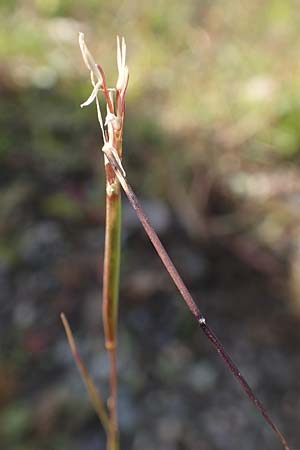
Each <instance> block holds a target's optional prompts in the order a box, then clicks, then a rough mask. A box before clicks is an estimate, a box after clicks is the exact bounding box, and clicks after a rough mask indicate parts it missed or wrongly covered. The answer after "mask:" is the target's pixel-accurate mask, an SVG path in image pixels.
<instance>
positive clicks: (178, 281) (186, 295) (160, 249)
mask: <svg viewBox="0 0 300 450" xmlns="http://www.w3.org/2000/svg"><path fill="white" fill-rule="evenodd" d="M103 151H104V152H105V155H106V157H107V159H108V160H109V163H110V165H111V167H112V168H113V170H114V172H115V173H116V175H117V177H118V179H119V181H120V184H121V186H122V188H123V189H124V191H125V194H126V195H127V197H128V200H129V202H130V203H131V205H132V207H133V209H134V210H135V212H136V214H137V216H138V218H139V220H140V222H141V224H142V226H143V227H144V230H145V231H146V233H147V235H148V237H149V239H150V241H151V242H152V244H153V246H154V248H155V250H156V251H157V253H158V255H159V257H160V259H161V261H162V263H163V264H164V266H165V268H166V269H167V271H168V272H169V274H170V276H171V278H172V280H173V281H174V283H175V285H176V287H177V289H178V290H179V292H180V293H181V295H182V297H183V299H184V301H185V303H186V304H187V306H188V308H189V309H190V311H191V312H192V314H193V315H194V317H195V318H196V320H197V322H198V324H199V325H200V327H201V329H202V331H203V333H204V334H205V335H206V337H207V338H208V339H209V340H210V342H211V343H212V345H213V346H214V348H215V350H216V351H217V352H218V354H219V356H220V357H221V358H222V360H223V361H224V363H225V364H226V366H227V367H228V368H229V370H230V371H231V373H232V375H233V376H234V377H235V378H236V380H237V381H238V382H239V384H240V385H241V386H242V389H243V390H244V392H245V394H246V395H247V396H248V398H249V399H250V400H251V401H252V402H253V403H254V404H255V406H256V408H257V409H258V410H259V412H260V413H261V414H262V416H263V417H264V419H265V420H266V421H267V423H268V424H269V425H270V427H271V428H272V429H273V431H274V432H275V434H276V435H277V437H278V439H279V440H280V442H281V443H282V445H283V447H284V449H285V450H289V447H288V444H287V441H286V439H285V437H284V436H283V435H282V433H281V432H280V430H279V429H278V428H277V426H276V425H275V424H274V422H273V420H272V419H271V418H270V416H269V414H268V413H267V411H266V409H265V407H264V406H263V404H262V403H261V402H260V401H259V400H258V399H257V397H256V396H255V394H254V392H253V391H252V389H251V387H250V386H249V384H248V382H247V381H246V379H245V378H244V376H243V375H242V374H241V372H240V371H239V369H238V368H237V366H236V364H235V363H234V362H233V360H232V359H231V357H230V356H229V354H228V353H227V351H226V350H225V348H224V347H223V345H222V344H221V342H220V341H219V339H218V338H217V337H216V335H215V334H214V332H213V331H212V330H211V328H210V327H209V326H208V325H207V323H206V319H205V318H204V316H203V315H202V313H201V312H200V310H199V308H198V306H197V305H196V303H195V301H194V299H193V298H192V296H191V294H190V292H189V291H188V289H187V287H186V286H185V284H184V282H183V280H182V278H181V276H180V275H179V273H178V272H177V269H176V267H175V266H174V264H173V262H172V261H171V259H170V257H169V255H168V253H167V251H166V250H165V248H164V246H163V245H162V243H161V241H160V239H159V237H158V236H157V234H156V232H155V231H154V229H153V228H152V226H151V225H150V223H149V220H148V219H147V217H146V215H145V213H144V211H143V209H142V207H141V205H140V203H139V201H138V199H137V197H136V195H135V194H134V192H133V190H132V188H131V186H130V185H129V184H128V182H127V180H126V175H124V173H125V172H124V170H123V168H122V167H121V166H120V164H119V162H118V161H117V160H116V158H115V156H114V154H113V152H112V150H111V149H109V148H105V149H104V148H103Z"/></svg>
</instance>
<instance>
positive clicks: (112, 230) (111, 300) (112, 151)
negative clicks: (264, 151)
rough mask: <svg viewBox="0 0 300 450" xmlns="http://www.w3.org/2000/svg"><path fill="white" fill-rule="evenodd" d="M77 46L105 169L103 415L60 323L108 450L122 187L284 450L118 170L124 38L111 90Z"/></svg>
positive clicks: (114, 444)
mask: <svg viewBox="0 0 300 450" xmlns="http://www.w3.org/2000/svg"><path fill="white" fill-rule="evenodd" d="M79 44H80V48H81V52H82V56H83V59H84V62H85V64H86V66H87V68H88V70H89V71H90V77H91V83H92V86H93V89H92V93H91V95H90V96H89V98H88V99H87V100H86V101H85V102H84V103H83V104H82V105H81V106H82V107H84V106H88V105H90V104H91V103H93V102H95V103H96V108H97V114H98V121H99V124H100V128H101V131H102V138H103V141H104V145H103V147H102V150H103V153H104V164H105V174H106V227H105V253H104V268H103V297H102V318H103V327H104V335H105V346H106V350H107V353H108V357H109V364H110V396H109V399H108V402H107V411H106V408H105V406H104V402H103V401H102V400H101V399H100V396H99V393H98V390H97V388H96V386H95V384H94V382H93V381H92V380H91V378H90V376H89V374H88V371H87V369H86V367H85V365H84V363H83V362H82V360H81V358H80V356H79V353H78V351H77V348H76V345H75V341H74V338H73V336H72V332H71V329H70V327H69V324H68V321H67V319H66V317H65V316H64V315H63V314H62V316H61V318H62V322H63V325H64V327H65V331H66V334H67V338H68V341H69V345H70V348H71V352H72V354H73V357H74V359H75V362H76V364H77V366H78V369H79V371H80V373H81V376H82V378H83V380H84V382H85V385H86V387H87V390H88V393H89V396H90V399H91V401H92V404H93V406H94V408H95V410H96V413H97V414H98V417H99V419H100V421H101V422H102V425H103V427H104V429H105V431H106V433H107V450H119V447H120V446H119V429H118V415H117V322H118V296H119V269H120V253H121V250H120V233H121V230H120V227H121V193H120V186H121V187H122V188H123V190H124V192H125V194H126V195H127V198H128V200H129V202H130V203H131V205H132V207H133V209H134V211H135V212H136V214H137V217H138V218H139V220H140V222H141V224H142V226H143V228H144V230H145V232H146V234H147V235H148V237H149V239H150V241H151V242H152V244H153V246H154V248H155V250H156V252H157V253H158V255H159V257H160V259H161V261H162V263H163V265H164V266H165V268H166V270H167V271H168V273H169V275H170V277H171V279H172V280H173V282H174V283H175V285H176V287H177V289H178V290H179V292H180V294H181V296H182V298H183V300H184V301H185V303H186V305H187V306H188V308H189V309H190V311H191V313H192V314H193V316H194V317H195V319H196V321H197V323H198V325H199V326H200V328H201V330H202V331H203V333H204V334H205V336H206V337H207V338H208V339H209V341H210V342H211V343H212V345H213V347H214V348H215V350H216V351H217V353H218V354H219V356H220V357H221V359H222V360H223V362H224V363H225V365H226V366H227V367H228V368H229V370H230V371H231V373H232V375H233V376H234V377H235V379H236V380H237V381H238V382H239V384H240V385H241V387H242V389H243V391H244V392H245V394H246V395H247V396H248V398H249V399H250V400H251V401H252V402H253V403H254V405H255V406H256V408H257V409H258V410H259V412H260V413H261V415H262V416H263V418H264V419H265V420H266V422H267V423H268V424H269V426H270V427H271V428H272V430H273V431H274V432H275V434H276V436H277V438H278V439H279V441H280V442H281V444H282V445H283V448H284V449H285V450H289V447H288V444H287V441H286V439H285V437H284V436H283V434H282V433H281V431H280V430H279V429H278V427H277V426H276V425H275V423H274V422H273V420H272V419H271V418H270V416H269V414H268V412H267V410H266V408H265V407H264V406H263V404H262V403H261V402H260V400H258V398H257V397H256V395H255V394H254V392H253V391H252V389H251V387H250V386H249V384H248V382H247V381H246V379H245V377H244V376H243V375H242V374H241V372H240V370H239V369H238V367H237V366H236V364H235V363H234V362H233V360H232V358H231V357H230V355H229V354H228V353H227V351H226V350H225V349H224V347H223V345H222V343H221V342H220V341H219V339H218V338H217V336H216V335H215V333H214V332H213V331H212V329H211V328H210V326H209V325H208V323H207V320H206V318H205V317H204V316H203V314H202V313H201V311H200V309H199V308H198V306H197V304H196V302H195V301H194V299H193V298H192V296H191V294H190V292H189V290H188V289H187V287H186V285H185V284H184V282H183V280H182V278H181V276H180V275H179V273H178V272H177V269H176V268H175V266H174V264H173V262H172V261H171V259H170V257H169V255H168V253H167V251H166V249H165V248H164V246H163V245H162V243H161V241H160V239H159V237H158V236H157V234H156V232H155V230H154V229H153V227H152V226H151V224H150V222H149V220H148V218H147V217H146V215H145V213H144V211H143V208H142V206H141V204H140V202H139V201H138V199H137V197H136V195H135V193H134V192H133V190H132V188H131V186H130V185H129V183H128V180H127V176H126V173H125V170H124V168H123V166H122V136H123V125H124V113H125V94H126V89H127V85H128V79H129V74H128V68H127V66H126V44H125V40H124V38H122V40H120V39H119V37H118V38H117V65H118V80H117V83H116V87H115V88H113V89H111V88H108V86H107V84H106V79H105V74H104V71H103V69H102V68H101V66H99V65H98V64H96V63H95V61H94V58H93V57H92V55H91V53H90V52H89V50H88V48H87V46H86V44H85V41H84V35H83V34H82V33H80V36H79ZM99 93H102V94H103V95H104V98H105V101H106V118H105V121H103V119H102V113H101V109H100V104H99V99H98V94H99Z"/></svg>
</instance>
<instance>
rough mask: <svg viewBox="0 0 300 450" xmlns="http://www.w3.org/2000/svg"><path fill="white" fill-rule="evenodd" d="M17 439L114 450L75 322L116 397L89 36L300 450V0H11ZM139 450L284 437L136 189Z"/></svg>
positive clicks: (8, 112) (0, 152)
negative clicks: (158, 247) (206, 328)
mask: <svg viewBox="0 0 300 450" xmlns="http://www.w3.org/2000/svg"><path fill="white" fill-rule="evenodd" d="M0 20H1V27H0V52H1V62H0V91H1V103H0V124H1V133H0V188H1V191H0V217H1V222H0V321H1V322H0V345H1V351H0V415H1V420H0V442H1V448H3V449H5V450H41V449H43V450H96V449H104V448H105V444H104V436H103V434H102V431H101V427H100V426H99V425H98V422H97V419H96V418H95V415H94V413H93V411H92V408H91V406H90V404H89V402H88V399H87V395H86V392H85V389H84V386H83V384H82V382H81V379H80V377H79V375H78V372H77V370H76V368H75V366H74V364H73V361H72V358H71V356H70V353H69V349H68V346H67V343H66V339H65V336H64V333H63V330H62V326H61V324H60V321H59V313H60V312H61V311H64V312H65V313H66V314H67V316H68V318H69V319H70V322H71V325H72V328H73V331H74V334H75V337H76V340H77V343H78V347H79V349H80V351H81V353H82V356H83V358H84V360H85V361H86V363H87V365H88V367H89V369H90V371H91V374H92V375H93V377H94V379H95V380H96V381H97V384H98V386H99V388H100V391H101V392H102V393H103V396H104V397H105V396H106V395H107V370H108V369H107V361H106V356H105V352H104V348H103V336H102V330H101V315H100V301H101V282H102V281H101V270H102V254H103V242H104V230H103V224H104V182H103V180H104V174H103V167H102V154H101V152H99V150H100V148H101V137H100V130H99V128H98V124H97V120H96V114H95V109H94V107H93V106H91V107H90V108H86V109H85V110H83V111H82V110H80V107H79V105H80V103H82V101H83V100H85V99H86V98H87V96H88V95H89V93H90V83H89V77H88V73H87V71H86V69H85V67H84V65H83V63H82V60H81V56H80V52H79V47H78V32H79V31H83V32H85V36H86V40H87V43H88V45H89V47H90V48H91V50H92V51H93V54H94V55H96V56H97V58H98V62H99V63H100V64H101V65H102V67H103V68H104V69H105V71H106V73H107V78H108V80H109V84H111V85H113V84H114V83H115V81H116V77H117V74H116V61H115V39H116V34H120V35H124V36H125V37H126V41H127V46H128V65H129V69H130V83H129V88H128V96H127V114H126V125H125V139H124V140H125V142H124V166H125V168H126V170H127V173H128V177H129V180H130V182H131V184H132V185H133V186H134V187H135V190H136V192H137V193H138V195H139V197H140V199H141V201H142V203H143V205H144V206H145V209H146V211H147V213H148V215H149V217H150V219H151V220H152V222H153V224H154V226H155V228H156V230H157V231H158V233H159V234H160V236H161V238H162V240H163V242H164V243H165V245H166V247H167V248H168V250H169V251H170V254H171V256H172V257H173V259H174V262H175V264H176V265H177V267H178V268H179V269H180V271H181V273H182V275H183V277H184V279H185V281H186V282H187V285H188V286H189V287H190V289H191V291H192V293H193V294H194V295H195V298H196V299H197V301H198V304H199V307H200V308H201V310H202V312H203V313H204V314H205V316H207V318H208V320H209V322H210V324H211V326H212V327H213V328H214V330H215V331H216V333H217V334H218V336H219V337H220V338H221V340H222V342H223V344H224V345H225V347H226V348H227V349H228V351H229V352H230V354H231V355H232V356H233V358H234V359H235V360H236V362H237V363H238V365H239V367H240V369H241V371H242V372H244V373H245V375H246V377H247V378H248V380H249V382H250V384H251V385H252V387H253V388H254V390H255V392H256V393H257V394H258V396H259V397H260V398H261V399H262V401H263V402H264V403H265V405H266V406H267V409H268V411H269V412H270V414H271V416H272V417H273V418H274V419H275V421H276V422H277V423H278V425H279V426H280V427H281V428H282V430H283V431H284V433H285V435H286V436H287V438H288V441H289V442H290V445H291V448H293V449H294V450H295V449H297V448H300V428H299V424H298V421H299V410H300V397H299V394H300V378H299V370H300V356H299V345H300V332H299V324H300V211H299V205H300V177H299V172H300V170H299V169H300V165H299V163H300V59H299V39H300V31H299V29H300V9H299V3H298V1H296V0H267V1H265V2H260V1H258V0H252V2H249V1H243V0H242V1H237V0H235V1H229V0H223V1H222V2H220V1H217V0H213V1H208V0H202V1H195V0H194V1H192V0H187V1H186V2H182V1H180V0H165V1H163V0H155V1H152V2H141V1H135V0H128V1H127V2H118V1H114V0H112V1H110V2H105V1H102V0H85V1H79V0H75V1H70V0H24V1H17V0H2V2H1V5H0ZM120 303H121V308H120V325H119V374H120V376H119V381H120V387H119V413H120V422H121V437H122V450H129V449H130V450H141V449H142V450H154V449H155V450H156V449H161V450H227V449H228V450H229V449H230V450H234V449H241V448H242V449H243V450H253V449H272V450H274V449H275V448H278V449H279V448H280V445H279V444H278V443H277V442H276V439H275V437H274V436H273V434H272V433H271V431H270V430H269V429H268V427H267V426H266V424H265V423H264V422H263V420H262V419H261V417H260V416H259V415H258V413H257V412H256V411H255V409H254V407H253V406H252V405H251V404H249V402H248V400H247V399H246V398H245V396H244V394H243V393H242V392H241V389H240V387H239V386H238V385H237V384H236V382H235V381H234V380H233V379H232V377H231V375H230V374H229V372H228V371H227V369H225V368H224V367H223V365H222V363H221V361H220V360H219V358H218V357H217V355H216V354H215V352H214V351H213V349H212V347H211V345H210V344H209V343H208V342H206V340H205V338H204V337H203V335H202V334H201V332H200V330H199V329H198V328H197V326H196V324H195V323H194V321H193V319H192V317H191V316H190V314H189V312H188V311H187V309H186V307H185V306H184V304H183V303H182V301H181V299H180V298H179V295H178V294H177V292H176V291H175V289H174V287H173V286H172V283H171V281H170V280H169V279H168V276H167V275H166V273H165V271H164V269H163V268H162V266H161V263H160V261H159V259H158V258H157V256H156V255H155V254H154V251H153V250H152V248H151V246H150V244H149V243H148V241H147V238H146V237H145V236H144V234H143V232H142V230H141V227H140V225H139V224H138V222H137V220H136V219H135V216H134V214H133V213H132V212H131V209H130V207H129V206H128V204H127V201H126V199H125V198H124V206H123V256H122V271H121V293H120Z"/></svg>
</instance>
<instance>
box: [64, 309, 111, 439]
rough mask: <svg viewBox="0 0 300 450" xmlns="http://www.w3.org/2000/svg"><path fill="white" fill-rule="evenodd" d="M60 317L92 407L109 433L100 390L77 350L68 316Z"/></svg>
mask: <svg viewBox="0 0 300 450" xmlns="http://www.w3.org/2000/svg"><path fill="white" fill-rule="evenodd" d="M60 317H61V321H62V323H63V326H64V329H65V332H66V335H67V339H68V343H69V347H70V350H71V353H72V355H73V358H74V361H75V363H76V365H77V367H78V370H79V372H80V375H81V378H82V380H83V382H84V384H85V386H86V389H87V391H88V394H89V397H90V400H91V402H92V405H93V406H94V409H95V411H96V413H97V415H98V417H99V420H100V422H101V423H102V425H103V428H104V430H105V431H106V433H107V432H108V429H109V418H108V415H107V413H106V410H105V408H104V405H103V403H102V401H101V398H100V395H99V392H98V389H97V387H96V385H95V383H94V382H93V380H92V379H91V377H90V375H89V373H88V370H87V368H86V366H85V364H84V362H83V361H82V359H81V357H80V355H79V353H78V350H77V347H76V344H75V340H74V337H73V333H72V330H71V328H70V325H69V322H68V320H67V318H66V316H65V315H64V313H61V315H60Z"/></svg>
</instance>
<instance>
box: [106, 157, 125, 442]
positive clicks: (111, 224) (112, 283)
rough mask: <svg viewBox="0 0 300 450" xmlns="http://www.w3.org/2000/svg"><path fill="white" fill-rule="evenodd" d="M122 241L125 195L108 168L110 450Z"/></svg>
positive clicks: (114, 412) (115, 435)
mask: <svg viewBox="0 0 300 450" xmlns="http://www.w3.org/2000/svg"><path fill="white" fill-rule="evenodd" d="M120 238H121V195H120V186H119V182H118V180H117V178H116V176H115V174H114V173H113V171H112V170H111V168H110V166H108V165H107V166H106V227H105V252H104V267H103V303H102V317H103V325H104V334H105V345H106V349H107V351H108V356H109V363H110V398H109V401H108V407H109V413H110V414H109V416H110V425H109V433H108V444H107V450H118V449H119V442H118V441H119V439H118V415H117V368H116V366H117V364H116V360H117V355H116V352H117V322H118V302H119V272H120V253H121V249H120Z"/></svg>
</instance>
